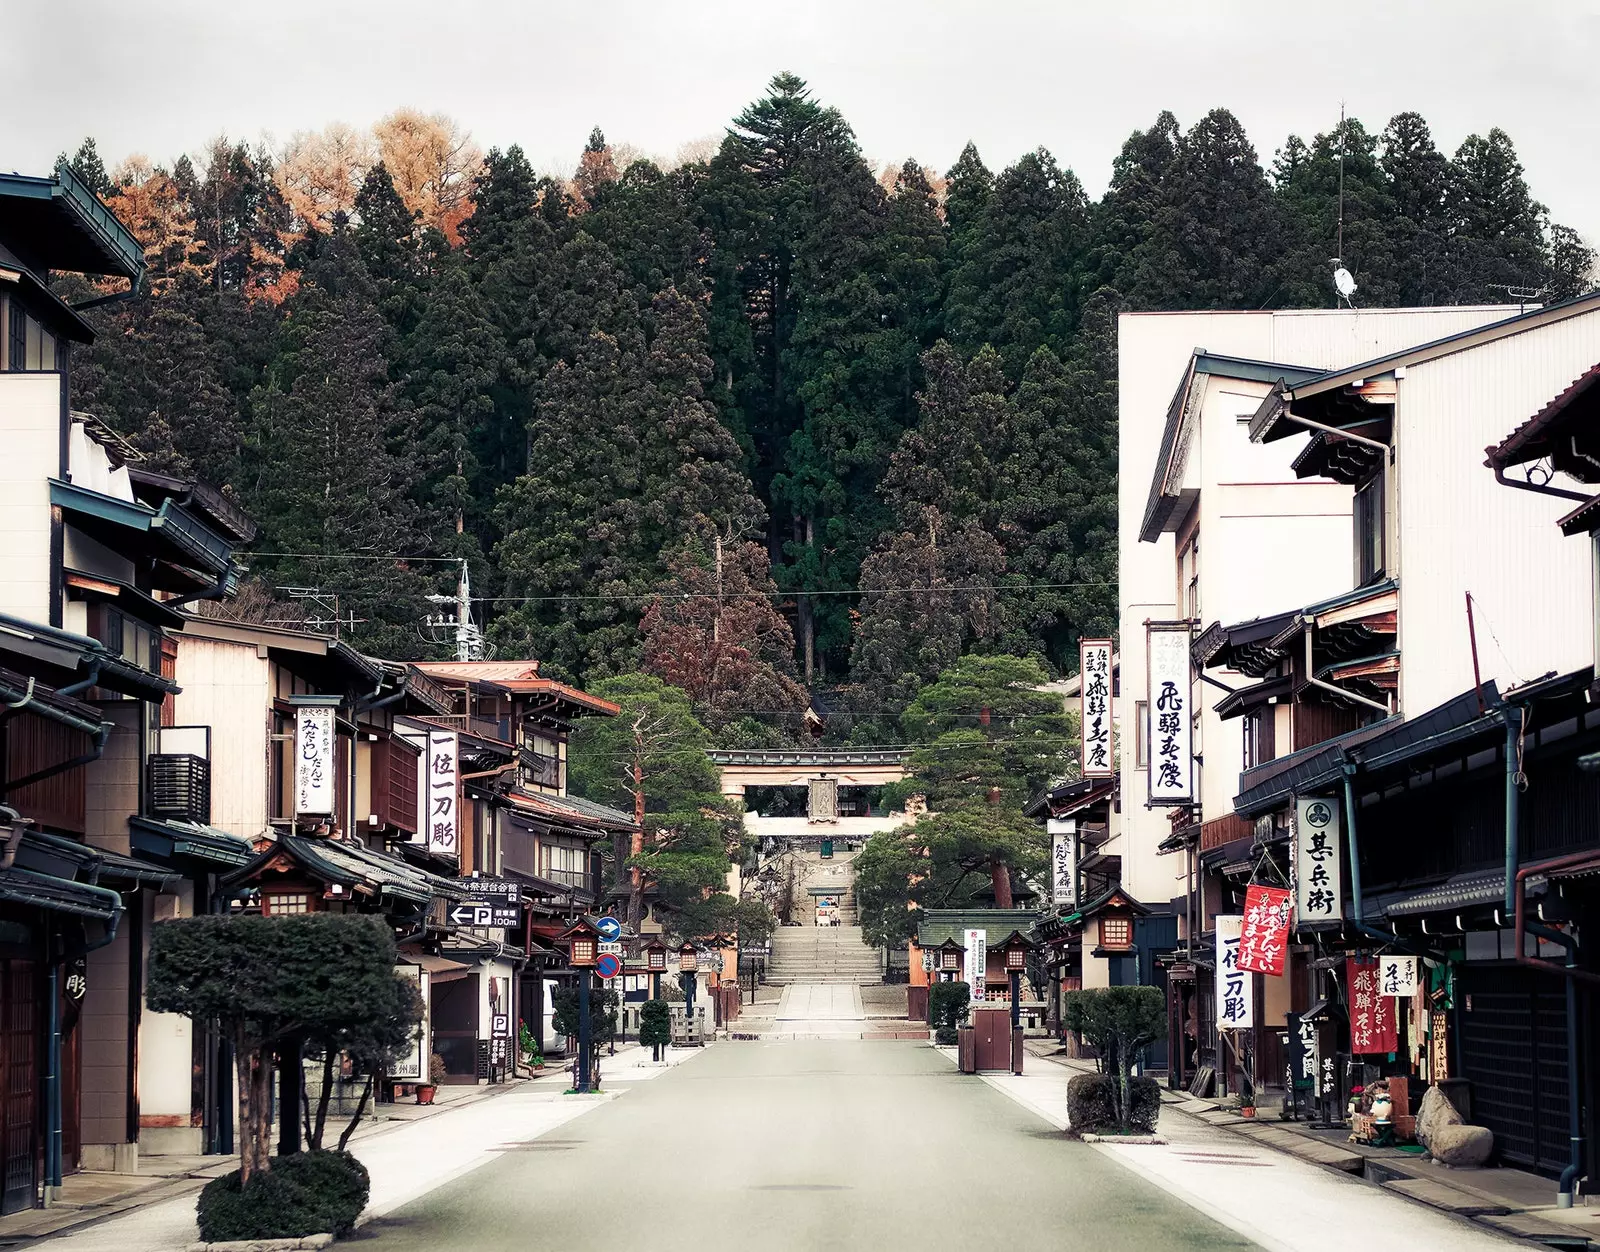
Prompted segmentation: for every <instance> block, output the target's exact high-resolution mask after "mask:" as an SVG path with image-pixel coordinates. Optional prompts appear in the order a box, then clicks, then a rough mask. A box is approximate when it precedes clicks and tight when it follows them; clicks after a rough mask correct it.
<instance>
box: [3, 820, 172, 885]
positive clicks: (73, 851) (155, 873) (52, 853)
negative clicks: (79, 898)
mask: <svg viewBox="0 0 1600 1252" xmlns="http://www.w3.org/2000/svg"><path fill="white" fill-rule="evenodd" d="M16 865H17V867H18V868H20V869H25V870H31V871H34V872H36V873H40V874H50V875H53V876H55V877H57V878H69V879H75V880H77V881H79V882H84V883H90V884H94V885H97V886H107V885H110V884H111V883H127V884H131V885H133V886H139V885H141V884H142V885H145V886H150V887H154V888H155V889H156V890H158V891H160V890H163V889H165V888H166V887H169V886H171V885H172V884H173V883H175V882H177V881H178V880H179V878H180V877H182V876H181V875H179V874H175V873H173V872H172V871H171V870H165V869H162V868H160V867H159V866H156V865H151V864H150V863H149V862H147V861H138V860H135V859H134V858H133V857H130V856H122V855H121V854H119V853H116V852H110V851H107V850H106V849H104V848H97V847H94V846H93V845H92V844H87V843H79V842H78V841H77V840H76V839H67V838H63V837H62V836H61V835H47V834H45V833H44V832H43V831H38V830H30V831H27V832H26V833H24V834H23V836H22V842H21V843H20V844H19V845H18V846H17V859H16Z"/></svg>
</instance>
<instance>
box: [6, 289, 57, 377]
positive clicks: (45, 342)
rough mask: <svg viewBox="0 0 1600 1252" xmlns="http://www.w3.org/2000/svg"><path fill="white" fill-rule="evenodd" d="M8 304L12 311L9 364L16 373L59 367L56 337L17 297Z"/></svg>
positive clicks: (7, 361) (9, 323) (9, 322)
mask: <svg viewBox="0 0 1600 1252" xmlns="http://www.w3.org/2000/svg"><path fill="white" fill-rule="evenodd" d="M7 305H8V307H9V309H10V317H9V318H8V325H9V327H10V331H9V333H8V334H7V336H6V339H7V346H6V365H7V367H8V368H10V369H14V370H53V369H55V368H56V337H55V336H54V335H52V334H51V333H50V332H49V331H48V330H46V329H45V328H44V326H43V325H42V324H41V323H40V322H39V321H38V319H37V318H33V317H29V316H28V311H27V310H26V309H24V308H23V307H22V304H21V303H20V302H19V301H18V300H17V298H16V297H15V296H12V297H11V298H10V300H9V301H7Z"/></svg>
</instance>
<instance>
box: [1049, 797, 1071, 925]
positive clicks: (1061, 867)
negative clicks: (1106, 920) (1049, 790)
mask: <svg viewBox="0 0 1600 1252" xmlns="http://www.w3.org/2000/svg"><path fill="white" fill-rule="evenodd" d="M1045 830H1046V831H1047V832H1048V833H1049V835H1050V903H1051V904H1053V905H1055V906H1056V907H1057V908H1067V909H1076V908H1077V907H1078V823H1077V822H1076V821H1075V820H1074V819H1072V818H1070V817H1069V818H1059V819H1058V818H1054V817H1053V818H1051V819H1050V820H1049V821H1047V822H1046V823H1045Z"/></svg>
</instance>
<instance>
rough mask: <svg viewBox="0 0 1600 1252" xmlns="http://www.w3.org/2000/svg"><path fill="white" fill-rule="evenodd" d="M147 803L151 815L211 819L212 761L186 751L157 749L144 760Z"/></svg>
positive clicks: (201, 822) (203, 821)
mask: <svg viewBox="0 0 1600 1252" xmlns="http://www.w3.org/2000/svg"><path fill="white" fill-rule="evenodd" d="M146 775H147V786H146V796H147V799H146V804H145V807H146V808H147V809H148V810H149V812H150V816H151V817H159V818H163V819H166V820H169V821H183V822H195V823H197V824H199V825H201V826H205V825H209V824H210V822H211V765H210V763H209V762H208V761H206V759H205V758H204V757H199V756H193V755H191V754H190V753H187V752H170V753H157V754H156V755H154V756H152V757H150V759H149V761H148V762H147V764H146Z"/></svg>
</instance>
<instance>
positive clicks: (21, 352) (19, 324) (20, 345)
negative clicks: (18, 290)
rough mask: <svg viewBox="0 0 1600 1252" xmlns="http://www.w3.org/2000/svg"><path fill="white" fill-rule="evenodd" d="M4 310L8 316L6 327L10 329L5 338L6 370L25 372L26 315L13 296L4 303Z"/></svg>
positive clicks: (26, 358)
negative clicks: (6, 343) (6, 345)
mask: <svg viewBox="0 0 1600 1252" xmlns="http://www.w3.org/2000/svg"><path fill="white" fill-rule="evenodd" d="M6 309H7V311H8V312H9V314H10V318H9V319H8V325H9V326H10V329H11V333H10V334H9V335H8V336H7V337H6V338H7V340H8V345H9V346H8V348H7V351H6V368H7V369H13V370H25V369H27V368H28V315H27V314H26V313H25V312H23V309H22V306H21V305H20V304H18V303H17V298H16V297H15V296H12V297H11V298H10V299H8V300H7V301H6Z"/></svg>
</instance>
